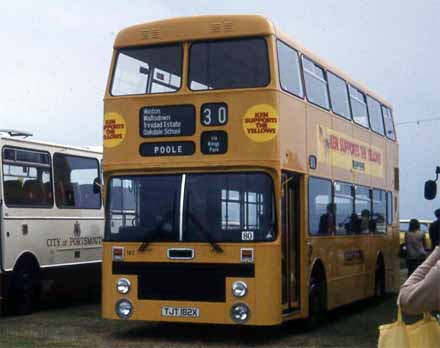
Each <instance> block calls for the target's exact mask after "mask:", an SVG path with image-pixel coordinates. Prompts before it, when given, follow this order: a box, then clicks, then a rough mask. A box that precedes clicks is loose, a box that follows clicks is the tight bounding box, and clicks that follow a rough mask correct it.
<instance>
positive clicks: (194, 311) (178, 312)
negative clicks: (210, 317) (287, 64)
mask: <svg viewBox="0 0 440 348" xmlns="http://www.w3.org/2000/svg"><path fill="white" fill-rule="evenodd" d="M162 316H163V317H190V318H198V317H199V316H200V309H198V308H189V307H162Z"/></svg>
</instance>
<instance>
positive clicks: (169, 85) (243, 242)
mask: <svg viewBox="0 0 440 348" xmlns="http://www.w3.org/2000/svg"><path fill="white" fill-rule="evenodd" d="M273 45H274V41H273V39H272V37H270V36H257V37H242V38H229V39H218V40H214V41H206V40H200V41H194V42H184V43H181V42H178V43H169V44H166V45H153V46H148V45H146V46H141V47H121V48H117V49H116V51H115V55H114V59H113V64H112V69H111V77H110V80H109V88H108V93H107V95H106V99H105V119H104V146H105V150H104V172H105V173H104V176H105V187H106V232H105V242H104V255H103V260H104V262H103V299H102V301H103V307H102V308H103V309H102V310H103V316H104V317H105V318H111V319H130V320H149V321H174V322H175V321H178V322H198V323H222V324H250V325H271V324H278V323H280V322H281V321H282V314H281V313H282V310H281V254H280V253H281V248H280V221H279V220H280V196H279V193H280V191H281V189H280V182H281V178H280V171H279V155H278V153H279V152H278V151H279V147H278V136H277V135H278V112H277V93H276V90H275V87H274V86H275V85H276V83H275V63H274V57H273V54H272V52H273V49H274V48H273ZM226 62H228V63H227V64H226Z"/></svg>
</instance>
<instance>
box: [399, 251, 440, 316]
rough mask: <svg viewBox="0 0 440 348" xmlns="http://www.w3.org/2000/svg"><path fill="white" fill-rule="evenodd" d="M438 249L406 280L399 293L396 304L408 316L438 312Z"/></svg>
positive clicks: (439, 257)
mask: <svg viewBox="0 0 440 348" xmlns="http://www.w3.org/2000/svg"><path fill="white" fill-rule="evenodd" d="M439 284H440V248H439V247H436V248H434V250H433V251H432V253H431V255H429V257H428V258H427V259H426V261H425V262H423V263H422V264H421V265H420V267H418V268H417V270H416V271H415V272H414V273H413V274H412V275H411V276H410V277H409V278H408V279H407V280H406V282H405V283H404V284H403V285H402V287H401V288H400V292H399V298H398V299H397V304H398V305H399V306H400V307H401V308H402V311H404V312H405V313H408V314H421V313H424V312H431V311H440V289H439V286H438V285H439Z"/></svg>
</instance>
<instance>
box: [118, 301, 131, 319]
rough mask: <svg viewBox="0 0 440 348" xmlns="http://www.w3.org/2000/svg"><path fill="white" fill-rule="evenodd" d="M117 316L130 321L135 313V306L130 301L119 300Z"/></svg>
mask: <svg viewBox="0 0 440 348" xmlns="http://www.w3.org/2000/svg"><path fill="white" fill-rule="evenodd" d="M115 310H116V314H117V315H118V317H119V318H121V319H128V318H130V316H131V313H133V305H132V304H131V302H130V301H128V300H119V301H118V302H116V307H115Z"/></svg>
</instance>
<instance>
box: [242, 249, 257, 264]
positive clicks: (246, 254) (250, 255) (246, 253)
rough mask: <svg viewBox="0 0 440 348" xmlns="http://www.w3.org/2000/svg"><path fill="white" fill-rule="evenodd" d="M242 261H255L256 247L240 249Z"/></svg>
mask: <svg viewBox="0 0 440 348" xmlns="http://www.w3.org/2000/svg"><path fill="white" fill-rule="evenodd" d="M240 261H241V262H242V263H252V262H254V249H253V248H241V249H240Z"/></svg>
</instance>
